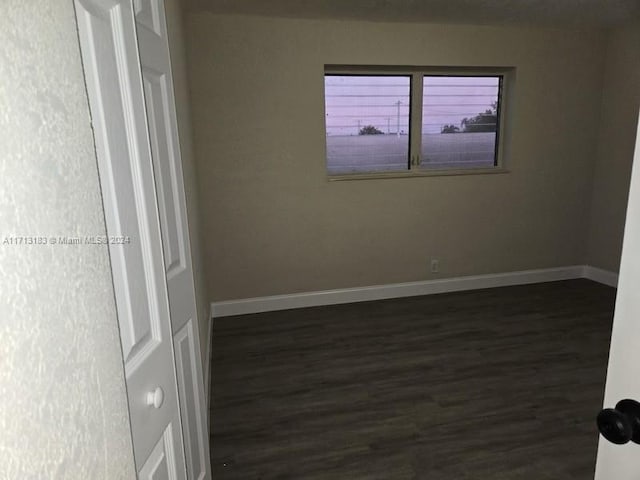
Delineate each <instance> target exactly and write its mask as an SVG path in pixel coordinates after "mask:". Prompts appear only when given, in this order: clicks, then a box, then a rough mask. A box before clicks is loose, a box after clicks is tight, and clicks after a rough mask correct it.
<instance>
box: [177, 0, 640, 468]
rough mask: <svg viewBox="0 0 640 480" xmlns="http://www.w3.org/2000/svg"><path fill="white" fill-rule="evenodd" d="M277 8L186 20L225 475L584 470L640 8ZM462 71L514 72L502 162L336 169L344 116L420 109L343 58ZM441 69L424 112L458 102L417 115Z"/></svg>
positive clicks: (594, 437) (631, 114)
mask: <svg viewBox="0 0 640 480" xmlns="http://www.w3.org/2000/svg"><path fill="white" fill-rule="evenodd" d="M271 3H273V4H274V5H272V6H268V2H267V3H264V2H260V3H259V2H240V3H239V4H237V6H235V7H234V6H231V5H229V4H223V3H222V2H218V3H216V2H212V3H207V2H202V3H200V4H199V5H200V7H201V8H202V9H201V10H200V9H197V10H192V11H190V13H188V14H187V15H186V17H185V19H186V21H185V32H186V38H187V47H188V48H187V53H188V57H187V58H188V78H189V86H190V98H191V101H192V103H191V112H192V126H193V132H194V157H195V159H196V166H197V171H198V181H199V184H198V187H199V189H198V191H199V202H200V203H199V207H200V231H201V235H202V237H201V238H202V257H201V258H202V262H203V265H204V270H205V272H206V274H207V277H208V285H209V287H208V292H209V296H208V298H209V299H210V300H211V301H212V302H213V304H212V310H213V343H212V354H211V358H212V363H211V369H212V380H211V411H210V414H211V428H212V431H211V434H212V437H211V438H212V444H211V445H212V450H211V452H212V453H211V459H212V465H213V472H214V475H216V474H217V475H219V478H234V479H235V478H238V479H239V478H301V479H302V478H305V479H312V478H313V479H316V478H317V479H324V478H345V479H346V478H354V479H355V478H367V479H369V478H371V479H373V478H380V479H387V478H394V479H400V478H407V479H409V478H420V479H422V478H425V479H426V478H442V479H445V478H475V479H478V478H496V479H497V478H505V479H516V478H518V479H520V478H522V479H524V478H527V479H529V478H530V479H542V478H556V479H558V478H565V479H568V478H589V477H590V476H592V475H593V470H594V466H595V457H596V447H597V443H598V430H597V427H596V423H595V416H596V415H597V413H598V411H599V409H600V408H601V405H602V401H603V392H604V381H605V374H606V365H607V356H608V349H609V338H610V335H611V322H612V318H613V307H614V300H615V294H616V293H615V288H614V287H615V284H616V278H617V273H618V267H619V263H620V253H621V247H622V236H623V230H624V221H625V211H626V202H627V195H628V191H629V178H630V173H631V165H632V160H633V152H634V145H635V136H636V125H637V117H638V107H639V100H640V91H639V85H640V57H639V55H638V49H637V46H638V45H640V35H639V34H640V31H639V29H638V23H637V18H636V19H635V20H636V22H635V23H632V24H628V23H627V22H629V21H630V20H631V19H630V18H624V19H622V18H620V19H619V20H620V21H619V22H614V23H613V24H610V25H608V26H607V27H606V28H602V27H603V26H604V25H599V26H596V28H592V27H594V26H595V25H594V24H593V22H592V21H604V19H605V18H610V17H608V15H609V14H611V15H614V13H615V12H614V11H613V10H611V11H608V8H609V7H611V8H612V9H615V8H614V6H613V4H607V5H605V4H604V3H600V4H599V5H600V8H601V10H599V19H596V18H595V17H594V18H593V19H591V20H589V21H587V19H586V18H582V19H581V18H580V14H579V13H578V12H577V11H576V10H575V9H574V10H572V13H571V14H570V15H566V16H564V13H567V12H568V11H567V12H564V13H563V12H562V11H560V10H562V9H561V8H560V7H558V10H557V11H553V9H551V10H550V11H544V12H543V11H536V12H533V11H527V12H524V11H521V12H519V11H518V9H517V6H515V4H514V6H513V7H509V8H510V9H512V11H510V12H509V13H506V12H503V14H502V15H501V14H500V13H499V12H498V11H496V10H491V13H488V12H487V11H486V10H483V9H482V8H479V7H478V8H477V9H473V8H471V7H469V10H468V11H466V10H465V8H466V6H467V5H469V4H468V3H465V4H464V5H465V6H464V7H463V8H460V9H457V8H452V9H451V10H447V9H443V7H442V6H440V8H438V5H439V2H425V4H426V5H428V4H429V3H434V10H436V12H435V13H434V15H435V18H434V17H430V16H429V15H430V13H429V11H430V9H429V8H427V7H426V6H425V7H424V8H420V7H418V5H417V4H412V3H409V4H407V3H406V2H382V3H375V2H374V3H371V2H346V3H345V2H326V3H325V4H324V5H323V6H320V5H319V4H316V6H315V7H312V6H309V11H307V10H305V8H304V7H303V6H301V5H296V6H294V5H293V2H271ZM482 3H485V2H482ZM486 3H489V2H486ZM452 5H453V4H452ZM574 6H577V3H575V4H574ZM412 8H415V9H416V10H415V11H414V10H412ZM567 8H568V7H567ZM634 12H635V13H636V15H637V8H635V9H634ZM583 13H584V14H585V16H586V15H587V13H586V12H583ZM554 14H556V15H557V16H555V17H554ZM492 15H495V16H496V18H495V19H494V20H495V23H498V24H499V25H488V24H491V23H492V18H491V17H492ZM284 17H289V18H284ZM329 17H330V18H329ZM511 17H512V18H513V20H511ZM434 20H436V21H434ZM581 21H584V22H585V23H582V24H581ZM474 22H475V23H481V24H482V25H477V24H476V25H472V24H470V23H474ZM536 22H537V23H536ZM596 23H597V22H596ZM539 24H542V26H540V25H539ZM587 24H589V25H590V27H586V25H587ZM341 67H342V70H341ZM466 68H469V69H470V70H472V69H473V68H476V69H477V70H478V72H480V74H482V75H490V74H491V73H494V74H495V73H496V72H502V71H506V72H507V73H506V75H505V79H504V81H505V82H510V83H509V84H507V85H505V89H504V91H503V95H502V98H501V102H502V104H503V105H502V107H503V108H502V110H503V112H502V115H503V116H502V123H503V125H502V129H503V132H502V133H503V134H504V135H502V137H503V138H502V140H501V142H502V143H500V144H499V147H498V148H502V149H504V151H503V152H502V154H503V157H502V158H501V159H500V160H501V162H502V163H501V165H500V166H501V167H502V169H501V171H491V168H495V167H494V166H493V164H491V165H490V168H489V169H488V170H487V169H486V168H485V169H481V171H482V173H480V172H479V171H477V170H476V171H474V170H473V168H471V169H466V170H464V167H462V168H463V169H462V171H463V173H468V174H455V175H454V174H447V173H461V171H460V167H457V168H458V170H456V171H455V172H451V171H447V169H446V168H445V169H444V170H445V171H442V170H440V169H435V170H429V171H427V172H426V173H425V172H424V170H421V171H420V172H419V173H424V174H423V175H420V174H418V175H411V174H410V173H407V172H406V166H405V170H404V171H402V172H398V171H395V175H394V173H389V172H387V171H383V172H380V171H373V172H372V170H371V169H372V168H373V167H371V166H367V165H365V166H364V167H358V166H356V167H355V169H352V170H351V171H350V173H349V172H347V175H345V176H343V177H341V176H340V174H337V175H332V173H333V172H330V171H328V169H329V167H330V166H331V165H329V164H328V162H330V161H331V158H330V157H329V148H330V140H331V139H332V138H333V137H331V136H329V135H330V132H329V128H330V127H331V126H333V125H337V126H336V129H338V130H339V129H340V127H342V126H343V125H345V124H347V125H350V126H349V127H347V128H345V129H344V130H345V131H344V133H341V132H337V133H335V135H337V136H339V135H343V136H344V137H345V138H351V139H355V140H357V139H358V137H361V138H366V137H365V136H362V135H358V133H359V131H358V130H357V128H359V127H364V126H365V124H368V123H371V124H373V125H374V126H375V127H376V128H377V129H378V130H381V131H382V132H383V135H382V134H381V135H376V137H378V138H380V139H383V138H384V137H392V138H391V139H392V140H396V135H395V134H394V133H397V131H398V130H403V128H406V127H404V125H403V123H404V118H402V119H400V120H399V121H398V115H405V116H411V115H412V114H410V113H407V110H408V109H403V110H401V111H400V114H398V113H397V110H396V107H395V102H396V97H392V95H399V90H398V89H397V88H396V89H395V90H392V91H391V92H389V91H386V92H385V91H384V90H383V88H381V89H379V90H371V88H370V89H369V90H366V91H365V90H363V91H361V92H360V93H359V92H358V91H357V90H355V89H353V87H352V89H350V90H348V91H349V92H350V94H351V95H352V96H351V97H348V96H347V95H344V92H345V89H343V90H339V89H334V90H332V91H331V92H330V91H329V88H330V87H329V81H327V80H326V78H327V77H325V75H326V74H328V73H332V74H333V75H336V74H337V75H338V76H339V75H345V76H346V75H347V74H346V73H344V72H348V74H350V75H352V77H351V79H352V80H353V78H354V77H353V76H355V79H356V81H357V82H359V83H357V84H355V85H356V86H357V85H362V84H368V85H371V82H372V81H373V80H372V78H373V77H374V76H375V75H376V74H377V75H381V76H382V75H385V76H382V78H383V79H386V80H384V81H385V82H386V83H385V84H384V85H388V84H389V78H390V77H389V75H393V74H396V73H398V72H399V73H406V72H407V71H408V72H410V73H414V72H416V71H418V72H419V73H420V75H428V74H429V73H431V72H432V71H435V72H437V73H438V74H442V72H444V73H445V74H447V75H451V76H454V77H455V76H456V75H461V74H465V72H466V70H465V69H466ZM502 69H504V70H502ZM424 72H426V73H424ZM359 75H360V76H362V75H366V77H365V80H363V78H362V77H358V76H359ZM333 78H334V79H336V77H335V76H334V77H333ZM358 78H360V80H358ZM378 78H380V77H378ZM437 78H441V77H437ZM425 79H426V77H425ZM440 82H441V80H440ZM424 84H425V87H424V88H425V90H424V92H425V93H424V98H423V103H424V104H425V105H424V107H423V115H424V117H423V118H425V120H424V122H425V123H432V122H433V123H437V122H438V121H443V120H441V118H440V117H437V116H435V120H431V119H429V120H427V119H426V114H424V111H426V110H427V106H426V105H427V103H428V99H427V98H426V96H427V86H426V80H424ZM363 88H366V87H363ZM391 88H392V89H393V88H395V87H391ZM438 91H439V92H442V91H443V90H442V89H441V90H436V92H438ZM465 91H466V92H468V91H470V90H465ZM476 91H477V90H476ZM411 93H413V92H411ZM384 94H386V95H388V96H389V97H390V98H386V97H384ZM494 94H495V93H494ZM325 95H326V97H325ZM330 95H331V98H329V96H330ZM376 95H380V96H383V100H384V101H385V102H386V103H387V104H390V105H393V108H391V109H386V110H385V109H384V108H383V107H379V110H380V112H379V115H378V117H380V120H381V121H380V124H375V121H376V115H374V114H372V113H371V112H370V111H367V110H366V109H365V108H361V109H360V110H358V109H357V108H352V109H350V108H346V109H345V110H347V111H348V112H349V114H351V115H350V116H349V115H348V114H341V116H340V119H339V120H337V121H336V122H337V123H334V124H331V119H330V118H329V117H328V116H327V114H329V116H331V115H333V114H334V113H335V112H337V113H338V114H340V111H339V108H338V107H339V106H340V105H338V102H340V101H344V102H349V101H353V100H354V98H355V101H353V102H352V103H348V105H352V104H356V103H358V104H363V103H366V102H369V104H368V105H380V104H381V103H380V102H377V100H378V98H379V97H376ZM469 95H472V94H469ZM443 96H444V94H443ZM345 97H346V98H345ZM406 97H408V95H406ZM406 97H405V98H401V99H400V100H402V101H403V105H406V104H408V103H411V101H410V100H407V99H406ZM485 100H486V99H485ZM492 100H493V97H492ZM461 101H466V102H467V104H465V106H464V107H463V111H464V113H465V114H466V113H469V114H472V113H473V112H475V111H483V110H484V106H483V107H479V106H475V107H473V106H469V105H468V104H469V103H471V104H472V105H476V103H479V102H481V101H482V98H481V97H480V98H479V97H472V98H469V97H462V95H460V96H456V97H453V98H452V97H449V98H447V99H446V101H445V102H442V103H446V104H451V103H455V104H459V103H460V102H461ZM442 103H441V104H440V106H441V109H440V110H438V109H436V110H435V112H436V113H438V112H439V111H442V109H443V108H444V109H445V110H444V113H447V111H446V106H442ZM474 108H475V109H476V110H474ZM389 116H390V117H391V120H388V117H389ZM454 117H455V115H454V116H453V117H445V119H446V120H449V119H451V123H453V118H454ZM433 118H434V117H432V119H433ZM359 119H361V122H360V123H359V124H358V120H359ZM349 122H350V123H349ZM389 124H390V126H389ZM456 124H458V123H457V122H456ZM405 125H406V124H405ZM387 128H389V130H390V131H387ZM410 128H411V127H409V128H408V129H406V131H408V130H409V129H410ZM389 133H391V135H389ZM403 133H404V132H403ZM422 133H423V135H424V133H425V132H424V128H423V132H422ZM437 133H440V132H439V131H438V132H437ZM349 135H350V137H349ZM455 135H459V136H462V135H464V134H463V133H457V134H455ZM455 135H452V137H455ZM436 136H437V135H436ZM443 136H446V135H440V137H443ZM372 137H373V136H371V137H369V138H372ZM407 137H409V135H406V136H402V137H401V138H400V139H401V140H402V139H404V142H405V145H406V144H407V143H412V142H413V141H414V138H413V137H412V138H410V139H408V138H407ZM423 139H426V136H423ZM427 141H428V140H424V142H425V143H426V142H427ZM340 152H342V153H343V154H344V155H349V154H350V153H353V152H358V150H357V147H354V148H353V149H351V150H349V149H343V150H342V151H338V153H337V155H338V157H339V155H340ZM345 152H346V153H345ZM360 152H362V150H360ZM403 153H404V152H403ZM367 154H369V155H375V152H373V153H372V152H366V151H365V152H364V155H367ZM355 156H357V153H356V155H354V156H353V157H351V159H353V158H355ZM405 159H406V154H405ZM384 160H385V159H383V160H382V161H384ZM423 165H424V164H423ZM367 168H369V170H367ZM367 174H369V175H367ZM359 175H361V176H359ZM433 260H436V261H437V263H436V267H434V268H432V267H433V265H432V261H433ZM575 266H578V270H575V269H574V267H575ZM580 268H582V270H580ZM433 270H435V271H433ZM503 274H505V275H504V276H503ZM529 275H530V276H529ZM447 279H450V281H446V280H447ZM476 280H477V282H476ZM512 280H513V283H511V281H512ZM503 281H504V283H503ZM520 283H522V284H526V285H519V286H517V285H518V284H520ZM500 285H504V286H502V287H500V288H492V289H484V288H487V287H493V286H500ZM507 285H513V286H507ZM368 287H373V288H368ZM471 289H481V290H474V291H471ZM456 290H461V291H460V292H459V293H445V292H454V291H456ZM464 290H467V291H464ZM422 293H441V294H438V295H426V296H420V295H421V294H422ZM300 294H302V295H300ZM410 295H411V296H410ZM413 295H416V296H413ZM385 298H388V299H386V300H385ZM354 300H355V301H360V300H376V301H371V302H364V303H350V302H353V301H354ZM343 302H346V303H345V304H342V303H343ZM337 303H340V304H341V305H335V304H337ZM326 304H334V305H326ZM313 305H326V306H315V307H312V306H313ZM304 306H309V307H310V308H294V309H291V308H292V307H304ZM279 309H283V310H280V311H277V310H279ZM254 312H255V313H254ZM239 313H241V314H243V315H236V314H239Z"/></svg>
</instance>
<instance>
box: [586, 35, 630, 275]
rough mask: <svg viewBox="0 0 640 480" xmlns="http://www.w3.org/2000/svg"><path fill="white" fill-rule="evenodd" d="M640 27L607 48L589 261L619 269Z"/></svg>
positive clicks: (611, 39) (613, 37)
mask: <svg viewBox="0 0 640 480" xmlns="http://www.w3.org/2000/svg"><path fill="white" fill-rule="evenodd" d="M639 46H640V25H635V26H633V27H627V28H621V29H617V30H614V31H613V32H611V34H610V36H609V38H608V42H607V50H606V63H605V68H604V86H603V95H602V110H601V114H600V131H599V141H598V155H597V161H596V165H595V170H594V178H593V197H592V204H591V223H590V228H589V236H588V239H589V244H588V245H589V249H588V256H587V262H586V263H588V264H590V265H593V266H596V267H600V268H604V269H606V270H610V271H614V272H617V271H618V268H619V265H620V253H621V250H622V235H623V230H624V222H625V213H626V208H627V196H628V193H629V179H630V176H631V164H632V161H633V149H634V146H635V139H636V124H637V120H638V108H639V107H640V49H639Z"/></svg>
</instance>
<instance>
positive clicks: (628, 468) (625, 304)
mask: <svg viewBox="0 0 640 480" xmlns="http://www.w3.org/2000/svg"><path fill="white" fill-rule="evenodd" d="M638 127H639V128H638V136H637V137H636V150H635V155H634V160H633V172H632V174H631V188H630V190H629V204H628V206H627V222H626V225H625V230H624V244H623V248H622V260H621V264H620V277H619V281H618V295H617V297H616V310H615V315H614V319H613V331H612V332H611V351H610V353H609V368H608V370H607V385H606V388H605V395H604V406H605V407H606V408H613V407H614V406H615V405H616V404H617V403H618V402H619V401H620V400H623V399H632V400H636V401H640V124H639V125H638ZM595 478H596V480H614V479H615V480H640V445H638V444H636V443H632V442H629V443H627V444H625V445H615V444H613V443H610V442H608V441H607V440H605V439H604V438H603V437H602V436H601V437H600V443H599V445H598V460H597V463H596V475H595Z"/></svg>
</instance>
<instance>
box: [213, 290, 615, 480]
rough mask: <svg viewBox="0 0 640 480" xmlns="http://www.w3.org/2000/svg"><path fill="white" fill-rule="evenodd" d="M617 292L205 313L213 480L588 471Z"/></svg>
mask: <svg viewBox="0 0 640 480" xmlns="http://www.w3.org/2000/svg"><path fill="white" fill-rule="evenodd" d="M614 298H615V290H614V289H612V288H609V287H605V286H602V285H599V284H596V283H593V282H590V281H588V280H571V281H565V282H553V283H545V284H536V285H528V286H518V287H507V288H495V289H490V290H480V291H472V292H461V293H453V294H444V295H432V296H425V297H412V298H403V299H394V300H384V301H377V302H367V303H357V304H349V305H336V306H329V307H316V308H307V309H299V310H288V311H282V312H272V313H263V314H255V315H245V316H237V317H227V318H221V319H218V320H216V321H215V324H214V338H213V366H212V368H213V371H212V378H213V383H212V393H213V397H212V411H211V416H212V452H211V453H212V455H211V456H212V463H213V474H214V478H215V479H216V480H223V479H242V480H252V479H304V480H312V479H313V480H320V479H322V480H334V479H345V480H347V479H349V480H358V479H385V480H401V479H429V480H439V479H442V480H460V479H487V480H507V479H508V480H524V479H526V480H545V479H558V480H559V479H585V480H586V479H592V478H593V469H594V465H595V455H596V445H597V440H598V432H597V430H596V428H595V416H596V414H597V413H598V411H599V409H600V408H601V402H602V396H603V387H604V379H605V373H606V363H607V355H608V349H609V337H610V332H611V321H612V318H613V305H614Z"/></svg>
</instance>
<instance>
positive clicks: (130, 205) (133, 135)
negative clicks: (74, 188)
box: [76, 0, 186, 479]
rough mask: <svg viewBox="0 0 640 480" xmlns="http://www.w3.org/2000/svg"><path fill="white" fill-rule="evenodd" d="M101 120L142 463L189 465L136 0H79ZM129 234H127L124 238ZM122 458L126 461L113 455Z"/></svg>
mask: <svg viewBox="0 0 640 480" xmlns="http://www.w3.org/2000/svg"><path fill="white" fill-rule="evenodd" d="M76 15H77V18H78V28H79V33H80V45H81V50H82V58H83V62H84V69H85V77H86V82H87V91H88V94H89V104H90V108H91V115H92V120H93V125H94V135H95V141H96V152H97V157H98V167H99V172H100V183H101V187H102V195H103V203H104V207H105V217H106V225H107V233H108V235H109V237H111V238H110V240H113V241H119V243H110V244H109V253H110V257H111V268H112V272H113V283H114V290H115V296H116V305H117V310H118V322H119V324H120V337H121V343H122V353H123V357H124V368H125V375H126V384H127V395H128V400H129V416H130V419H131V430H132V438H133V448H134V458H135V461H136V468H137V471H138V474H139V476H140V477H141V478H155V479H184V478H186V468H185V461H184V447H183V440H182V430H181V423H180V410H179V405H178V391H177V378H176V373H175V360H174V352H173V342H172V332H171V325H170V317H169V299H168V292H167V287H166V281H165V269H164V262H163V252H162V242H161V233H160V223H159V212H158V207H157V201H156V191H155V184H154V178H153V164H152V158H151V147H150V142H149V137H148V130H147V121H146V115H145V104H144V94H143V87H142V78H141V70H140V64H139V60H138V48H137V41H136V32H135V28H136V27H135V19H134V15H133V8H132V5H131V2H130V0H129V1H127V0H76ZM117 237H121V238H117ZM114 461H118V460H117V459H114Z"/></svg>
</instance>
